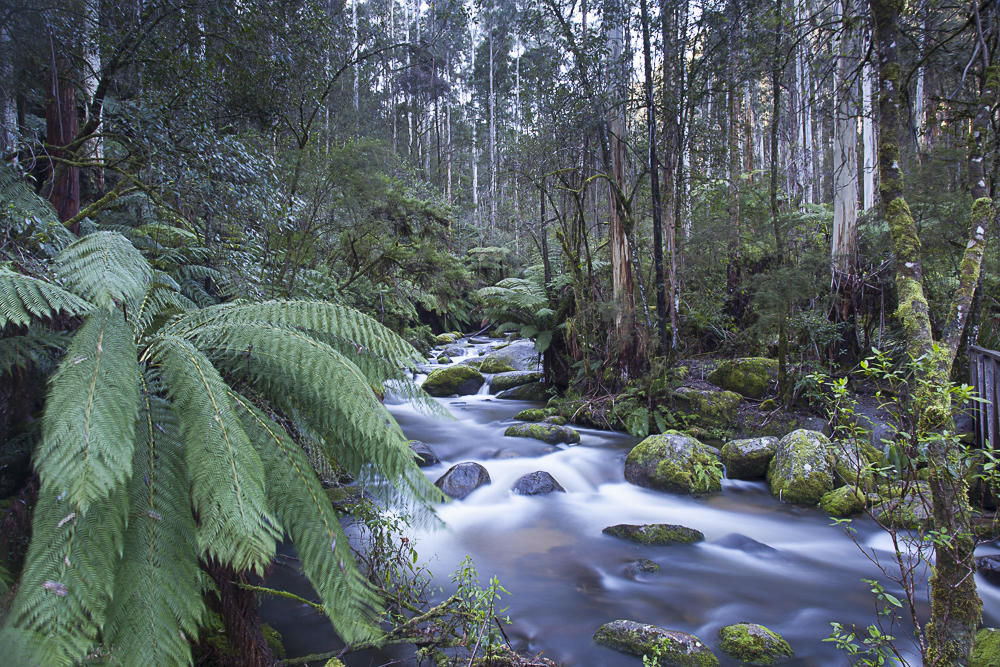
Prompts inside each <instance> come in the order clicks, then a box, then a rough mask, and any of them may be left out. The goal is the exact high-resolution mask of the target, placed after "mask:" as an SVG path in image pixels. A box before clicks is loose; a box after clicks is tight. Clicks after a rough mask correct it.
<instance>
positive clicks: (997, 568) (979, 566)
mask: <svg viewBox="0 0 1000 667" xmlns="http://www.w3.org/2000/svg"><path fill="white" fill-rule="evenodd" d="M976 572H977V573H978V574H980V575H982V577H983V579H985V580H986V581H988V582H990V583H991V584H993V585H994V586H1000V556H976Z"/></svg>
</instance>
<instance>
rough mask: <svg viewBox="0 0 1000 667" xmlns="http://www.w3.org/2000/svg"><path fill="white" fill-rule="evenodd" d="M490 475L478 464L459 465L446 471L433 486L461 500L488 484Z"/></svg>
mask: <svg viewBox="0 0 1000 667" xmlns="http://www.w3.org/2000/svg"><path fill="white" fill-rule="evenodd" d="M490 483H491V480H490V473H489V472H487V470H486V468H484V467H483V466H481V465H479V464H478V463H472V462H468V463H459V464H458V465H454V466H452V467H451V468H449V469H448V472H446V473H445V474H443V475H442V476H441V478H440V479H439V480H438V481H436V482H434V484H435V485H436V486H437V487H438V488H439V489H441V490H442V491H443V492H444V493H445V494H447V495H449V496H451V497H452V498H455V499H456V500H461V499H462V498H465V497H466V496H467V495H469V494H470V493H472V492H473V491H475V490H476V489H478V488H479V487H481V486H485V485H487V484H490Z"/></svg>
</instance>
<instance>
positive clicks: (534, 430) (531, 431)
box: [503, 423, 580, 445]
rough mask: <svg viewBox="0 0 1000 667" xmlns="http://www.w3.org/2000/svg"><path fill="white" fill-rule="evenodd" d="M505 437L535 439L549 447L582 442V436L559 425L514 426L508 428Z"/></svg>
mask: <svg viewBox="0 0 1000 667" xmlns="http://www.w3.org/2000/svg"><path fill="white" fill-rule="evenodd" d="M503 434H504V435H506V436H510V437H514V438H534V439H535V440H541V441H542V442H544V443H546V444H549V445H557V444H559V443H561V442H565V443H566V444H568V445H576V444H579V442H580V434H579V433H577V432H576V431H574V430H573V429H571V428H570V427H568V426H559V425H558V424H544V423H543V424H530V423H529V424H514V425H513V426H508V427H507V430H506V431H504V432H503Z"/></svg>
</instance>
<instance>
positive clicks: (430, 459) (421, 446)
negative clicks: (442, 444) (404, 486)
mask: <svg viewBox="0 0 1000 667" xmlns="http://www.w3.org/2000/svg"><path fill="white" fill-rule="evenodd" d="M409 444H410V450H411V451H412V452H413V453H414V454H415V455H416V460H417V465H418V466H420V467H421V468H426V467H428V466H433V465H437V464H438V463H441V459H439V458H438V455H437V454H435V453H434V450H433V449H431V448H430V446H429V445H427V444H426V443H423V442H420V441H419V440H410V443H409Z"/></svg>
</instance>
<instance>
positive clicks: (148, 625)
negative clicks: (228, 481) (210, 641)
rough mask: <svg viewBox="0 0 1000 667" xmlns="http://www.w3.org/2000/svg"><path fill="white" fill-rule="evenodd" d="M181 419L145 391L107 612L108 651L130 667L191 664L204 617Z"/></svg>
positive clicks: (105, 643) (200, 575) (106, 634)
mask: <svg viewBox="0 0 1000 667" xmlns="http://www.w3.org/2000/svg"><path fill="white" fill-rule="evenodd" d="M188 484H189V481H188V476H187V470H186V467H185V465H184V443H183V441H182V438H181V434H180V428H179V426H178V419H177V417H176V415H175V414H174V413H173V411H172V410H171V409H170V406H169V405H168V404H167V402H166V401H165V400H163V399H162V398H158V397H156V396H151V395H149V393H148V392H144V393H143V397H142V410H141V412H140V414H139V419H138V421H137V424H136V448H135V457H134V459H133V468H132V481H131V483H130V484H129V491H128V495H129V522H128V530H127V531H126V532H125V538H124V547H125V548H124V557H123V558H122V561H121V563H120V564H119V566H118V571H117V573H116V576H115V594H114V598H113V600H112V602H111V607H110V608H109V609H108V613H107V624H106V626H105V631H104V646H105V652H106V653H108V654H109V655H110V656H111V657H112V659H113V660H114V663H115V664H120V665H123V666H124V667H130V666H133V665H134V666H135V667H147V666H150V665H157V666H168V665H188V664H190V662H191V647H190V645H189V643H188V641H187V639H188V638H191V639H194V638H195V636H196V633H197V630H198V625H199V622H200V621H201V618H202V614H203V612H204V604H203V602H202V597H201V588H202V584H201V580H202V574H201V571H200V569H199V567H198V552H197V545H196V540H195V535H196V534H197V526H196V524H195V521H194V517H193V516H192V514H191V506H190V503H189V502H188V493H187V489H188Z"/></svg>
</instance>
